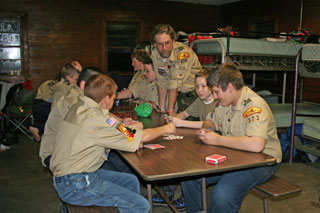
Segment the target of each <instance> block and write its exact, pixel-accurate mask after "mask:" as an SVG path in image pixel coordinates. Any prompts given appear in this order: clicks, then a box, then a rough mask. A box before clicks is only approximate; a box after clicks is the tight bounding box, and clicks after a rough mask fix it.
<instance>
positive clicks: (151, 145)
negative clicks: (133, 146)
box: [143, 144, 165, 150]
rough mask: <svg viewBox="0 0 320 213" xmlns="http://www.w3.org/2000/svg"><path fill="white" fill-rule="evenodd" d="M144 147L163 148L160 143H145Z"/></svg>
mask: <svg viewBox="0 0 320 213" xmlns="http://www.w3.org/2000/svg"><path fill="white" fill-rule="evenodd" d="M143 146H144V147H146V148H148V149H152V150H154V149H163V148H165V146H162V145H160V144H146V145H143Z"/></svg>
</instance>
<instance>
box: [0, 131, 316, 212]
mask: <svg viewBox="0 0 320 213" xmlns="http://www.w3.org/2000/svg"><path fill="white" fill-rule="evenodd" d="M19 137H20V142H19V143H18V144H14V145H12V146H11V149H10V150H6V151H3V152H0V212H5V213H11V212H12V213H13V212H35V213H37V212H46V213H51V212H52V213H53V212H59V211H60V206H61V203H60V201H59V198H58V197H57V195H56V192H55V190H54V188H53V185H52V176H51V173H50V172H49V171H48V170H46V169H45V168H43V167H42V165H41V163H40V159H39V157H38V150H39V143H38V142H35V141H31V140H29V139H27V138H26V137H24V136H19ZM318 161H319V160H318ZM277 175H278V176H280V177H282V178H285V179H287V180H289V181H290V182H292V183H296V184H298V185H300V186H302V187H303V191H302V193H300V194H298V195H295V196H291V197H287V198H285V199H275V200H270V201H269V212H270V213H273V212H274V213H277V212H279V213H280V212H281V213H282V212H290V213H291V212H299V213H301V212H308V213H309V212H310V213H312V212H320V201H319V197H320V166H319V162H318V163H313V164H310V163H308V164H305V163H294V164H292V165H290V164H288V163H282V164H281V165H280V168H279V170H278V172H277ZM141 191H142V194H143V195H144V196H146V189H145V188H144V187H142V189H141ZM180 193H181V192H180V190H178V192H177V194H176V196H179V194H180ZM154 212H155V213H160V212H161V213H166V212H171V210H170V209H168V208H166V207H154ZM183 212H186V211H183ZM239 212H240V213H245V212H248V213H250V212H254V213H256V212H263V200H262V199H260V198H258V197H257V196H255V195H254V194H253V193H251V192H250V193H249V194H248V195H247V196H246V197H245V199H244V201H243V204H242V207H241V209H240V211H239Z"/></svg>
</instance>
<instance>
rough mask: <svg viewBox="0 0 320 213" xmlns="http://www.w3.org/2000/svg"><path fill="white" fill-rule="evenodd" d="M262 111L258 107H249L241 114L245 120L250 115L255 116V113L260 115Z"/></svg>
mask: <svg viewBox="0 0 320 213" xmlns="http://www.w3.org/2000/svg"><path fill="white" fill-rule="evenodd" d="M261 111H262V109H261V108H260V107H250V108H249V109H247V110H246V111H245V112H244V113H243V117H244V118H247V117H248V116H250V115H253V114H256V113H260V112H261Z"/></svg>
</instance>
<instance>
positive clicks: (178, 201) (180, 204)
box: [172, 196, 186, 211]
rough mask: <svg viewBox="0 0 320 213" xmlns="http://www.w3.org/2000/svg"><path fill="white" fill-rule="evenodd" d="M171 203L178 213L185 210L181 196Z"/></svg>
mask: <svg viewBox="0 0 320 213" xmlns="http://www.w3.org/2000/svg"><path fill="white" fill-rule="evenodd" d="M172 203H173V205H174V206H175V207H176V208H177V209H178V210H179V211H183V210H185V209H186V204H185V203H184V198H183V197H182V196H181V197H179V198H178V199H176V200H174V201H173V202H172Z"/></svg>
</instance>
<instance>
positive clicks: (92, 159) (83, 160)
mask: <svg viewBox="0 0 320 213" xmlns="http://www.w3.org/2000/svg"><path fill="white" fill-rule="evenodd" d="M131 130H134V129H133V128H131ZM128 131H129V129H128V128H127V127H126V126H123V125H122V124H121V123H119V122H118V121H117V120H116V119H115V118H112V117H110V116H109V111H108V110H104V109H101V108H100V106H99V105H98V103H96V102H95V101H94V100H92V99H90V98H88V97H86V96H81V97H79V101H78V102H77V103H76V104H74V105H73V106H72V107H71V109H70V110H69V112H68V114H67V115H66V117H65V119H64V120H63V121H62V123H61V124H60V125H59V128H58V134H57V136H56V138H55V142H54V151H53V154H52V157H51V160H50V170H51V171H52V172H53V174H54V176H58V177H59V176H64V175H67V174H73V173H82V172H94V171H96V170H98V169H99V168H100V167H101V165H102V164H103V163H104V161H105V160H106V159H107V153H108V152H109V149H118V150H123V151H128V152H135V151H136V150H137V148H138V147H139V145H140V142H141V139H142V136H143V130H140V129H135V132H134V134H133V135H132V138H131V139H132V140H130V139H129V137H128V134H127V133H128Z"/></svg>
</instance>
